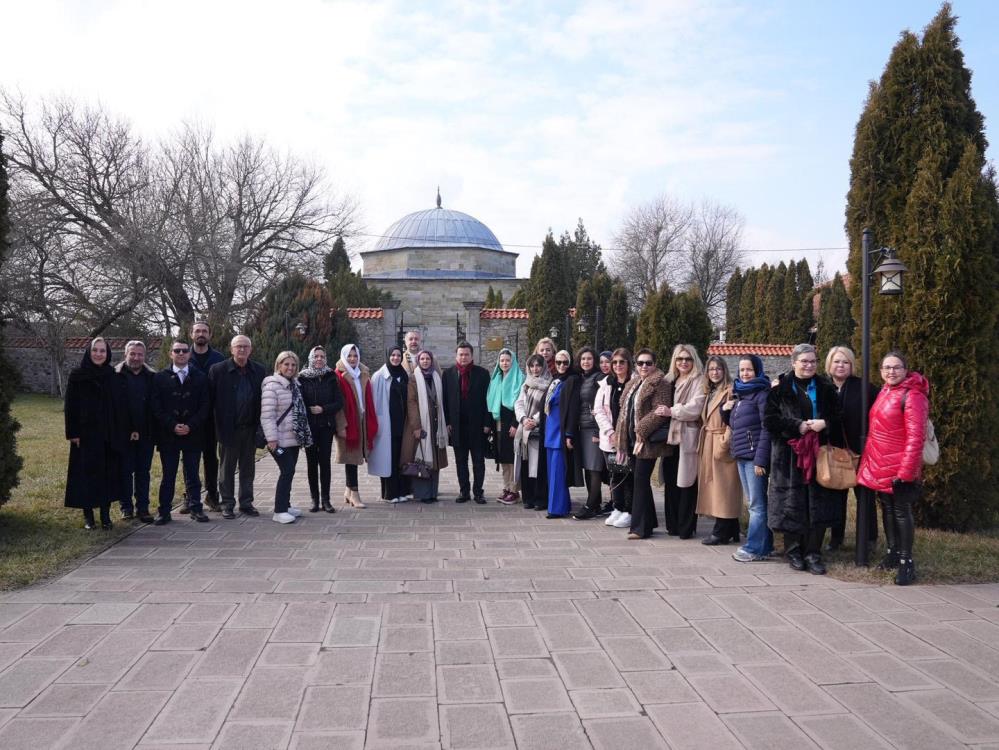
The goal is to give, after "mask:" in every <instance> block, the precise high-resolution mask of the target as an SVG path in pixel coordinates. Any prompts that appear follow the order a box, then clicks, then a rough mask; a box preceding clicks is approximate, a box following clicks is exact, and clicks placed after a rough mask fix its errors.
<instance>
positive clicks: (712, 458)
mask: <svg viewBox="0 0 999 750" xmlns="http://www.w3.org/2000/svg"><path fill="white" fill-rule="evenodd" d="M731 393H732V389H731V387H729V388H724V389H721V390H719V391H717V392H716V393H715V394H714V395H713V396H712V397H711V398H709V399H707V400H706V401H705V403H704V413H703V416H702V420H703V422H704V426H703V427H701V438H700V444H699V447H698V451H697V452H698V455H699V461H700V462H699V465H698V472H697V514H698V515H700V516H712V517H713V518H738V517H739V516H740V514H741V513H742V483H741V482H740V481H739V469H738V466H737V465H736V463H735V459H733V458H732V453H731V451H730V450H729V442H728V440H727V437H728V435H730V434H731V432H730V431H729V428H728V426H727V425H726V424H725V423H724V422H723V421H722V411H721V406H722V404H724V403H725V402H726V401H727V400H728V399H729V396H730V395H731ZM726 433H728V435H726Z"/></svg>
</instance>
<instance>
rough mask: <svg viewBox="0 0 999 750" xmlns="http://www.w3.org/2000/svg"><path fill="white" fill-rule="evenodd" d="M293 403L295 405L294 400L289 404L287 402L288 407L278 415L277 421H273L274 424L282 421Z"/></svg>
mask: <svg viewBox="0 0 999 750" xmlns="http://www.w3.org/2000/svg"><path fill="white" fill-rule="evenodd" d="M294 405H295V402H294V401H292V402H291V403H290V404H288V408H287V409H285V410H284V414H282V415H281V416H280V417H278V421H277V422H275V423H274V425H275V426H277V425H279V424H281V423H282V422H283V421H284V418H285V417H287V416H288V412H290V411H291V407H293V406H294Z"/></svg>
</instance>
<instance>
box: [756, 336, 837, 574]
mask: <svg viewBox="0 0 999 750" xmlns="http://www.w3.org/2000/svg"><path fill="white" fill-rule="evenodd" d="M817 366H818V355H817V354H816V353H815V347H814V346H812V345H811V344H798V345H797V346H796V347H794V349H793V350H792V351H791V370H790V371H789V372H786V373H784V374H783V375H781V376H780V379H779V380H778V383H777V385H776V386H774V388H773V389H772V390H771V391H770V394H769V395H768V396H767V409H766V415H765V417H764V420H763V423H764V425H766V428H767V432H769V433H770V437H771V439H772V449H771V457H770V489H769V492H768V497H767V513H768V516H769V524H770V528H771V529H773V530H774V531H782V532H784V553H785V555H786V556H787V560H788V564H789V565H790V566H791V568H792V569H793V570H807V571H809V572H810V573H814V574H815V575H823V574H825V572H826V566H825V564H824V563H823V562H822V537H823V535H824V534H825V529H826V527H827V526H831V525H833V524H834V523H836V521H837V520H838V517H839V498H838V497H837V495H836V491H835V490H828V489H826V488H825V487H823V486H822V485H820V484H819V483H818V481H816V478H815V455H816V453H817V451H818V446H819V445H820V444H821V443H826V442H828V440H829V435H834V434H837V433H839V431H840V430H841V429H842V427H841V426H840V407H839V399H838V398H837V397H836V389H835V388H834V387H833V384H832V383H830V382H829V381H828V380H826V379H825V378H824V377H822V376H821V375H817V374H816V368H817Z"/></svg>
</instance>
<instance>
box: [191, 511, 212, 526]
mask: <svg viewBox="0 0 999 750" xmlns="http://www.w3.org/2000/svg"><path fill="white" fill-rule="evenodd" d="M191 520H192V521H200V522H201V523H208V521H209V520H210V519H209V518H208V516H206V515H205V514H204V513H203V512H201V511H200V510H192V511H191Z"/></svg>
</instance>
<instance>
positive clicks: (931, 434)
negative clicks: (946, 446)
mask: <svg viewBox="0 0 999 750" xmlns="http://www.w3.org/2000/svg"><path fill="white" fill-rule="evenodd" d="M908 395H909V391H908V390H906V392H905V393H903V394H902V413H903V414H904V413H905V399H906V397H908ZM939 460H940V443H938V442H937V431H936V429H934V427H933V421H932V420H931V419H930V418H929V417H927V418H926V434H925V435H924V436H923V463H924V464H926V465H927V466H933V465H934V464H936V462H937V461H939Z"/></svg>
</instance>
